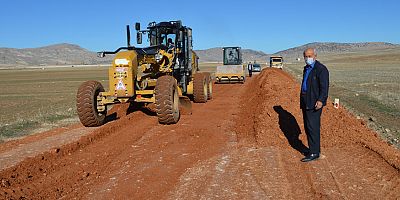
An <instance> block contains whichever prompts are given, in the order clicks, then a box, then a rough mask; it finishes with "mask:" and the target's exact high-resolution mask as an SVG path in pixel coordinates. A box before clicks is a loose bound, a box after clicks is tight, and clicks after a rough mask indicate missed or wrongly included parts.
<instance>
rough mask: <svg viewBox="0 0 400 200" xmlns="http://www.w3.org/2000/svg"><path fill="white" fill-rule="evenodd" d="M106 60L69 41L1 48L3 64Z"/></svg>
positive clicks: (68, 62)
mask: <svg viewBox="0 0 400 200" xmlns="http://www.w3.org/2000/svg"><path fill="white" fill-rule="evenodd" d="M104 60H105V59H100V58H97V56H96V53H95V52H91V51H89V50H87V49H84V48H82V47H80V46H78V45H74V44H67V43H62V44H55V45H50V46H45V47H39V48H25V49H16V48H0V65H2V66H27V65H70V64H99V63H102V62H104Z"/></svg>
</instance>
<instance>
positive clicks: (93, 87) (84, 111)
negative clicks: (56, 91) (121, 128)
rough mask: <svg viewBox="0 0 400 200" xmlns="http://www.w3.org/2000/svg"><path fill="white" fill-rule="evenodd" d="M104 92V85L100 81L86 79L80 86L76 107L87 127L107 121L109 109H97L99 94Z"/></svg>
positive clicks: (80, 118)
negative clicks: (101, 110)
mask: <svg viewBox="0 0 400 200" xmlns="http://www.w3.org/2000/svg"><path fill="white" fill-rule="evenodd" d="M100 92H104V88H103V85H101V83H100V82H98V81H86V82H84V83H82V84H81V86H79V89H78V92H77V94H76V108H77V112H78V116H79V120H80V121H81V123H82V124H83V125H84V126H86V127H94V126H101V125H103V124H104V123H105V121H106V115H107V109H106V110H105V111H104V112H99V111H98V110H97V96H98V95H99V93H100Z"/></svg>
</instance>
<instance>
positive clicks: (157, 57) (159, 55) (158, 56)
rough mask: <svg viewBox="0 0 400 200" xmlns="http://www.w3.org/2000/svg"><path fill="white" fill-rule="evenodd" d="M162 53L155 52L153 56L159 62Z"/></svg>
mask: <svg viewBox="0 0 400 200" xmlns="http://www.w3.org/2000/svg"><path fill="white" fill-rule="evenodd" d="M162 57H163V55H161V54H160V53H157V54H156V56H155V58H156V61H157V62H160V60H161V59H162Z"/></svg>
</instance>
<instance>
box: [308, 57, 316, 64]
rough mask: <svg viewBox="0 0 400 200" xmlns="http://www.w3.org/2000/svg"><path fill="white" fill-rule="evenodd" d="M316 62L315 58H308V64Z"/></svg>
mask: <svg viewBox="0 0 400 200" xmlns="http://www.w3.org/2000/svg"><path fill="white" fill-rule="evenodd" d="M314 62H315V61H314V58H307V59H306V63H307V65H312V64H313V63H314Z"/></svg>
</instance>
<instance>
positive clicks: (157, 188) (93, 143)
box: [0, 69, 400, 199]
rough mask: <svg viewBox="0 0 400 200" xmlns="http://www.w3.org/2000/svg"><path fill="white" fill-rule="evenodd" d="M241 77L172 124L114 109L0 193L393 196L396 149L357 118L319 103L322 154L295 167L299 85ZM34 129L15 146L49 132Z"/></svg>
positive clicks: (32, 162) (15, 170) (274, 76)
mask: <svg viewBox="0 0 400 200" xmlns="http://www.w3.org/2000/svg"><path fill="white" fill-rule="evenodd" d="M247 80H248V81H247V82H246V83H245V84H244V85H242V84H232V85H225V84H224V85H215V86H214V98H213V100H211V101H210V102H208V103H206V104H193V114H192V115H185V116H182V118H181V120H180V121H179V123H178V124H176V125H168V126H165V125H159V124H158V122H157V118H156V117H155V116H149V115H146V114H145V113H143V112H140V111H136V112H132V113H129V114H127V115H125V113H126V110H128V108H127V106H126V105H122V106H119V107H116V108H115V109H114V111H115V112H116V113H117V116H118V117H119V119H118V120H115V121H112V122H109V123H107V124H106V125H104V126H102V127H100V128H98V129H96V130H94V131H92V132H90V133H88V134H87V135H85V136H83V137H82V138H80V139H79V140H78V141H76V142H73V143H69V144H66V145H64V146H61V147H58V148H55V149H53V150H50V151H46V152H43V153H42V154H40V155H38V156H35V157H33V158H26V159H25V160H24V161H22V162H20V163H19V164H17V165H15V166H13V167H10V168H8V169H5V170H2V171H0V179H1V182H0V199H16V198H21V197H25V198H28V199H40V198H45V199H55V198H66V199H72V198H77V199H111V198H116V199H200V198H207V199H209V198H212V199H269V198H272V199H306V198H308V199H309V198H317V199H327V198H329V199H398V198H400V193H399V192H398V191H399V190H400V172H399V169H400V153H399V151H398V150H396V149H395V148H393V147H391V146H389V145H388V144H387V143H385V142H383V141H381V140H380V139H379V137H378V136H377V135H376V134H375V133H374V132H373V131H371V130H369V129H368V128H366V126H365V125H364V122H363V121H360V120H357V119H355V118H354V117H353V116H352V115H350V114H349V113H348V112H347V111H346V110H343V109H334V108H333V107H332V106H331V105H328V106H327V107H326V108H324V111H323V114H322V116H323V117H322V121H323V122H322V126H323V127H322V155H323V156H322V158H321V159H320V160H318V161H315V162H311V163H301V162H300V161H299V160H300V159H301V158H302V155H301V154H300V153H299V151H297V150H296V149H298V147H299V146H300V144H301V143H299V142H297V143H296V141H297V140H296V138H297V136H298V135H299V138H300V141H303V143H304V144H307V143H306V142H305V141H306V140H305V136H304V134H301V133H304V131H303V128H302V126H303V125H302V118H301V111H300V109H299V105H298V104H299V102H298V91H299V84H298V83H297V82H296V81H295V80H294V79H293V78H292V77H291V76H289V75H288V74H287V73H285V72H283V71H281V70H277V69H266V70H263V71H262V73H261V74H259V75H257V76H255V77H252V78H249V79H247ZM78 128H81V127H80V126H77V127H76V129H78ZM38 135H39V136H35V137H30V139H29V140H28V139H26V140H25V141H24V143H23V144H25V143H32V142H35V141H39V140H43V139H44V138H46V137H48V136H51V135H53V134H47V135H46V134H44V135H42V134H38ZM40 135H41V136H40ZM17 143H18V142H16V141H12V143H5V144H2V145H0V152H2V153H5V152H7V149H9V148H11V149H10V151H11V150H12V149H14V148H17V147H18V146H19V145H16V144H17ZM21 144H22V143H21ZM5 147H6V148H5ZM16 156H20V155H16Z"/></svg>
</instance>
